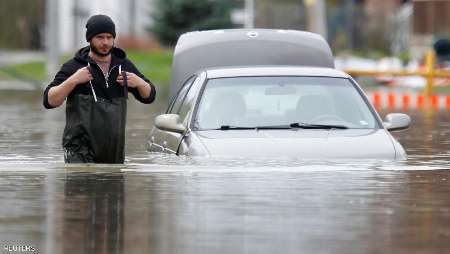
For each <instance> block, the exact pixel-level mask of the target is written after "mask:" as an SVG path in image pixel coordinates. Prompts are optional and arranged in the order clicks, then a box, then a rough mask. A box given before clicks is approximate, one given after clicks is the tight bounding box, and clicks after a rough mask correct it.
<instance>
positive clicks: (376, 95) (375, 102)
mask: <svg viewBox="0 0 450 254" xmlns="http://www.w3.org/2000/svg"><path fill="white" fill-rule="evenodd" d="M372 103H373V105H374V106H375V108H380V107H381V95H380V93H378V92H374V93H373V94H372Z"/></svg>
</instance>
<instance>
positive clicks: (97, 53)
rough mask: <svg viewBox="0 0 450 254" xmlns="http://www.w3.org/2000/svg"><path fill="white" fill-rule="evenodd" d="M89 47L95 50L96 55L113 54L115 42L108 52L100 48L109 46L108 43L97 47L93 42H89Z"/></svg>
mask: <svg viewBox="0 0 450 254" xmlns="http://www.w3.org/2000/svg"><path fill="white" fill-rule="evenodd" d="M89 47H90V49H91V51H92V52H94V53H95V54H96V55H99V56H108V55H109V54H111V51H112V50H113V48H114V44H113V45H112V46H111V48H110V49H109V50H108V52H106V53H103V52H100V49H104V48H109V46H108V45H106V46H100V47H96V46H94V45H93V44H92V43H90V44H89Z"/></svg>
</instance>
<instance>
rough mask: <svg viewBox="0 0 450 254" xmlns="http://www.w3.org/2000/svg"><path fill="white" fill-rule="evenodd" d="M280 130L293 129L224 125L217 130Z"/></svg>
mask: <svg viewBox="0 0 450 254" xmlns="http://www.w3.org/2000/svg"><path fill="white" fill-rule="evenodd" d="M278 129H291V127H289V125H267V126H251V127H250V126H247V127H243V126H233V125H222V126H220V128H217V129H216V130H278Z"/></svg>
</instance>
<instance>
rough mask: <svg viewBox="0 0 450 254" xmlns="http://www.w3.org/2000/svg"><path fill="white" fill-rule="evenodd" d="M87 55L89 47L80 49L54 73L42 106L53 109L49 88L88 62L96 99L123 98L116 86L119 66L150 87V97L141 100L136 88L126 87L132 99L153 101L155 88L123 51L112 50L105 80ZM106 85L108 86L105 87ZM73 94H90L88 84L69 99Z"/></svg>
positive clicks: (119, 87)
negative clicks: (132, 96) (49, 100)
mask: <svg viewBox="0 0 450 254" xmlns="http://www.w3.org/2000/svg"><path fill="white" fill-rule="evenodd" d="M88 54H89V46H88V47H84V48H81V49H80V50H79V51H78V52H77V53H76V54H75V57H74V58H72V59H71V60H69V61H68V62H66V63H65V64H64V65H63V66H62V67H61V69H60V70H59V71H58V73H56V76H55V79H54V80H53V81H52V82H51V83H50V84H49V85H48V86H47V88H46V89H45V91H44V98H43V99H44V101H43V103H44V106H45V108H48V109H50V108H54V107H52V106H51V105H50V104H49V103H48V91H49V90H50V88H51V87H54V86H57V85H59V84H61V83H62V82H64V81H65V80H66V79H67V78H69V77H70V76H72V75H73V74H74V73H75V72H76V71H77V70H78V69H80V68H83V67H86V66H87V65H88V62H89V63H90V66H91V74H92V77H93V80H92V85H93V87H94V90H95V94H96V95H97V97H101V98H104V99H107V100H108V99H112V98H118V97H125V93H124V89H123V86H121V85H120V84H117V82H116V79H117V76H118V74H119V65H121V66H122V71H127V72H133V73H135V74H136V75H138V76H139V77H141V78H142V79H144V80H145V81H146V82H147V83H149V84H150V86H151V87H152V90H151V93H150V96H149V97H148V98H142V96H141V95H140V94H139V91H138V90H137V88H131V87H128V91H129V92H130V93H132V94H133V95H134V97H135V98H136V99H137V100H138V101H140V102H142V103H145V104H149V103H152V102H153V101H154V100H155V95H156V89H155V86H154V85H153V84H152V83H151V82H150V81H149V80H148V79H147V78H146V77H145V76H144V75H143V74H142V73H140V72H139V71H138V69H137V68H136V66H134V64H133V63H132V62H131V61H130V60H128V58H126V54H125V52H124V51H123V50H121V49H119V48H113V50H112V52H111V55H112V57H111V64H110V67H109V73H108V76H107V79H106V78H105V76H104V75H103V72H102V71H101V69H100V67H99V66H98V65H97V64H96V63H95V62H94V61H93V60H92V59H91V58H90V57H89V56H88ZM107 84H108V85H107ZM75 94H92V91H91V88H90V84H89V82H88V83H85V84H79V85H77V86H76V87H75V88H74V89H73V90H72V92H71V93H70V94H69V96H68V97H69V98H70V97H71V96H73V95H75Z"/></svg>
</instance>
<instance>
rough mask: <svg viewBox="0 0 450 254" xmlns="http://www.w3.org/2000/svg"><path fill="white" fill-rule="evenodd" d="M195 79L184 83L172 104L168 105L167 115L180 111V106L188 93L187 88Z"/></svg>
mask: <svg viewBox="0 0 450 254" xmlns="http://www.w3.org/2000/svg"><path fill="white" fill-rule="evenodd" d="M195 78H196V76H192V77H190V78H189V79H188V80H186V82H184V84H183V86H182V87H181V89H180V91H179V92H178V94H177V96H176V97H175V99H174V100H173V101H172V103H171V104H170V105H169V108H168V110H167V113H170V114H178V112H179V111H180V107H181V104H182V102H183V100H184V97H185V96H186V94H187V92H188V91H189V88H190V87H191V85H192V83H193V82H194V80H195Z"/></svg>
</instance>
